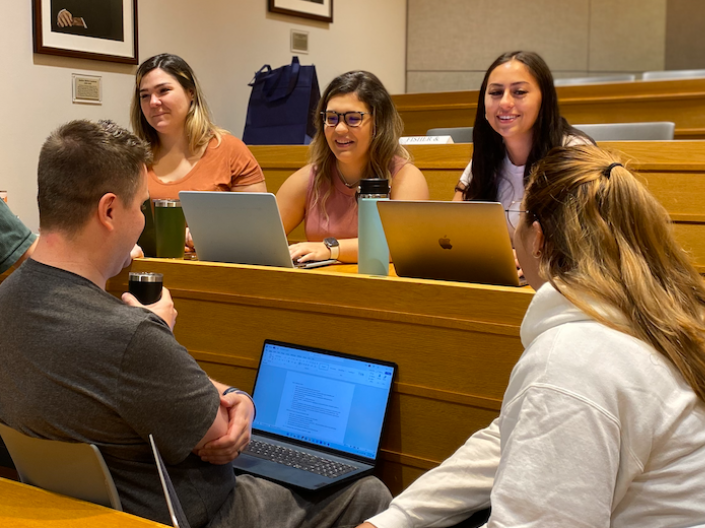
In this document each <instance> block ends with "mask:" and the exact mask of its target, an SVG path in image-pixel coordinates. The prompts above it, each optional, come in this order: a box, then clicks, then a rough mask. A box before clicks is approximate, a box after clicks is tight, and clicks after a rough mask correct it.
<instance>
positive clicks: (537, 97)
mask: <svg viewBox="0 0 705 528" xmlns="http://www.w3.org/2000/svg"><path fill="white" fill-rule="evenodd" d="M588 143H593V141H592V140H591V139H590V138H589V137H588V136H587V135H585V134H583V133H582V132H580V131H579V130H577V129H575V128H573V127H572V126H570V125H569V124H568V122H567V121H566V120H565V118H563V117H561V115H560V112H559V110H558V96H557V95H556V89H555V87H554V86H553V76H552V75H551V70H550V69H549V68H548V66H547V65H546V63H545V62H544V60H543V59H542V58H541V57H540V56H539V55H538V54H536V53H534V52H530V51H528V52H527V51H516V52H512V53H505V54H503V55H501V56H500V57H498V58H497V60H495V61H494V62H493V63H492V65H491V66H490V67H489V69H488V70H487V73H486V74H485V78H484V79H483V81H482V85H481V87H480V94H479V98H478V102H477V114H476V116H475V126H474V128H473V154H472V161H471V162H470V164H469V165H468V167H467V168H466V169H465V171H464V172H463V175H462V176H461V178H460V181H459V182H458V185H457V186H456V188H455V195H454V197H453V200H482V201H491V202H501V203H502V204H503V205H504V208H505V209H516V204H518V203H520V202H521V199H522V197H523V196H524V186H525V185H526V181H527V180H528V177H529V173H530V172H531V168H532V166H533V165H534V164H535V163H536V162H537V161H539V160H540V159H542V158H543V157H544V156H546V154H548V151H549V150H551V149H552V148H553V147H557V146H561V145H564V146H568V145H580V144H588ZM511 215H512V214H511V213H509V217H510V220H511V221H512V223H513V222H515V221H516V218H512V216H511ZM510 231H511V232H512V233H513V231H514V230H513V229H511V223H510Z"/></svg>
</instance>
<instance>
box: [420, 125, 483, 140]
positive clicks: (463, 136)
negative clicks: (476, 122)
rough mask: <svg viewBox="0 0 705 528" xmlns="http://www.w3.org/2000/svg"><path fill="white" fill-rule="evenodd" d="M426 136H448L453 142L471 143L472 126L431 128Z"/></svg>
mask: <svg viewBox="0 0 705 528" xmlns="http://www.w3.org/2000/svg"><path fill="white" fill-rule="evenodd" d="M426 135H427V136H450V137H452V138H453V143H472V127H455V128H431V129H429V130H427V131H426Z"/></svg>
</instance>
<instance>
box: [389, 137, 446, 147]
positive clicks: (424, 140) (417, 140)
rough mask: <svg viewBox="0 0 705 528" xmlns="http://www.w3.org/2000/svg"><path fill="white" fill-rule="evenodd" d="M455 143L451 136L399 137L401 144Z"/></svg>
mask: <svg viewBox="0 0 705 528" xmlns="http://www.w3.org/2000/svg"><path fill="white" fill-rule="evenodd" d="M449 143H453V138H452V137H451V136H407V137H402V138H399V144H400V145H448V144H449Z"/></svg>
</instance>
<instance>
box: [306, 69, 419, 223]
mask: <svg viewBox="0 0 705 528" xmlns="http://www.w3.org/2000/svg"><path fill="white" fill-rule="evenodd" d="M349 93H354V94H355V95H356V96H357V98H358V99H359V100H360V101H362V102H363V103H365V104H366V105H367V106H369V107H370V111H371V112H372V119H373V120H374V121H373V133H372V142H371V143H370V151H369V154H370V158H369V163H368V164H367V170H366V174H365V175H364V176H363V178H387V179H388V180H391V178H392V175H391V170H390V168H391V166H392V161H393V159H394V157H395V156H399V157H400V158H402V159H404V160H409V159H410V156H409V153H408V152H407V150H406V149H405V148H404V147H402V146H401V145H400V144H399V138H400V137H401V134H402V132H403V131H404V122H403V121H402V119H401V116H399V113H398V112H397V109H396V107H395V106H394V103H393V102H392V98H391V96H390V95H389V92H387V90H386V88H385V87H384V85H383V84H382V81H380V80H379V79H378V78H377V76H376V75H374V74H372V73H370V72H367V71H350V72H347V73H344V74H342V75H339V76H338V77H336V78H335V79H333V80H332V81H331V83H330V84H329V85H328V87H327V88H326V89H325V91H324V92H323V95H322V96H321V99H320V100H319V102H318V108H317V110H316V116H315V122H316V135H315V136H314V138H313V141H312V142H311V148H310V151H309V156H310V162H311V163H312V164H313V166H314V168H315V172H316V177H315V179H314V182H313V198H314V200H313V201H314V203H315V204H317V206H318V207H320V208H321V209H322V210H323V211H324V213H325V202H326V200H327V198H328V196H330V193H331V191H332V181H333V175H334V174H335V171H336V170H337V168H336V166H335V164H336V157H335V154H333V152H332V151H331V149H330V147H329V146H328V141H327V140H326V135H325V125H324V124H323V118H322V117H321V112H325V111H326V108H327V107H328V101H330V100H331V98H333V97H335V96H336V95H344V94H349ZM326 181H327V182H328V183H330V184H331V185H329V187H328V190H327V192H326V193H325V195H324V196H321V195H320V192H321V188H322V187H323V183H324V182H326Z"/></svg>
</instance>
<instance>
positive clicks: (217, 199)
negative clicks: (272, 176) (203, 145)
mask: <svg viewBox="0 0 705 528" xmlns="http://www.w3.org/2000/svg"><path fill="white" fill-rule="evenodd" d="M179 198H180V199H181V205H182V207H183V210H184V215H185V216H186V223H187V224H188V226H189V228H190V230H191V236H192V237H193V243H194V246H195V247H196V252H197V253H198V258H199V260H205V261H210V262H229V263H232V264H254V265H259V266H281V267H284V268H293V267H294V265H293V263H292V261H291V256H290V255H289V248H288V244H287V241H286V233H284V226H283V225H282V221H281V217H280V215H279V208H278V207H277V201H276V199H275V198H274V195H273V194H271V193H237V192H205V191H181V192H180V193H179Z"/></svg>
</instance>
